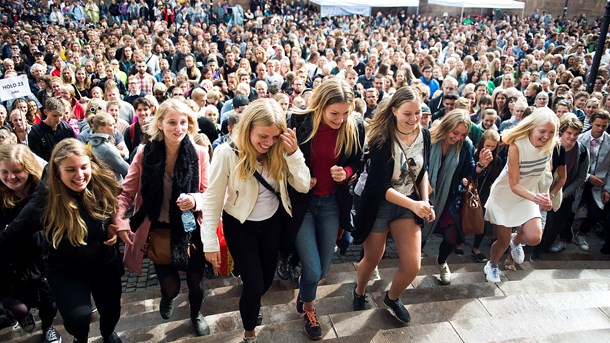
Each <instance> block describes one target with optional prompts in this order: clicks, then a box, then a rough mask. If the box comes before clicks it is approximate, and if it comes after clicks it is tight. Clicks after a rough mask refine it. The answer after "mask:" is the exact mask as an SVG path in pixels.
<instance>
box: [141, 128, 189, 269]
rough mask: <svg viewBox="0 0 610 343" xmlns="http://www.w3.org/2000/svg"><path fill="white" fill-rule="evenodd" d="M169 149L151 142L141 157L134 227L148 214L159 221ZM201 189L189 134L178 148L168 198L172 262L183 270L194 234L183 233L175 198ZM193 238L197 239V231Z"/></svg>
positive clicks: (157, 142)
mask: <svg viewBox="0 0 610 343" xmlns="http://www.w3.org/2000/svg"><path fill="white" fill-rule="evenodd" d="M165 163H166V151H165V143H164V142H163V141H152V142H149V143H148V144H146V146H145V147H144V158H143V160H142V190H141V196H142V206H141V207H140V209H139V210H138V211H137V212H136V213H135V214H134V215H133V216H132V217H131V220H130V224H131V227H132V229H135V228H137V227H139V226H140V224H141V223H142V221H144V218H145V217H148V219H150V221H151V222H152V223H154V222H156V221H158V219H159V212H160V211H161V203H162V201H163V176H164V174H165ZM197 192H199V158H198V156H197V151H196V150H195V147H194V146H193V144H192V143H191V141H190V139H189V138H188V137H186V138H184V139H183V140H182V142H181V143H180V147H179V148H178V156H177V158H176V165H175V166H174V179H173V183H172V194H171V196H170V201H169V222H170V227H171V250H172V265H174V266H176V267H179V268H181V269H184V268H186V267H187V265H188V253H187V251H188V246H189V242H190V237H191V235H190V234H188V233H186V232H184V227H183V225H182V217H181V215H182V212H181V211H180V208H178V205H176V200H177V199H178V196H180V194H181V193H197ZM192 236H193V237H195V238H197V237H198V236H199V234H198V233H194V234H193V235H192Z"/></svg>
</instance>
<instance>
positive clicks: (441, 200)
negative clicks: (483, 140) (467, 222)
mask: <svg viewBox="0 0 610 343" xmlns="http://www.w3.org/2000/svg"><path fill="white" fill-rule="evenodd" d="M471 125H472V123H471V122H470V116H469V114H468V112H467V111H465V110H460V109H456V110H453V111H451V112H449V113H447V114H446V115H445V116H444V117H443V119H442V121H441V122H440V124H438V125H436V126H434V127H433V128H432V129H431V138H432V147H431V149H430V163H429V165H428V171H429V178H430V184H431V185H432V189H433V192H432V195H431V196H430V200H431V201H432V204H434V211H435V212H436V219H435V220H434V221H431V222H428V223H426V224H425V225H424V231H425V233H426V234H425V235H424V237H427V236H428V235H430V234H431V233H432V232H434V230H435V228H437V227H438V228H439V229H440V231H441V234H442V236H443V240H442V241H441V244H440V247H439V253H438V258H437V263H438V267H439V271H440V281H441V283H442V284H444V285H449V284H451V270H450V269H449V265H448V264H447V258H448V257H449V255H450V254H451V253H452V252H453V251H454V250H458V249H456V245H457V244H458V243H459V242H460V241H462V242H463V241H464V237H463V233H462V230H461V223H462V221H461V217H460V206H459V205H460V200H461V193H460V191H459V187H460V185H461V183H462V179H464V178H468V177H469V176H471V177H473V178H475V179H476V178H477V177H478V175H479V174H480V173H482V172H483V171H484V170H485V169H486V168H487V167H488V166H489V164H490V163H491V161H492V160H493V156H492V153H491V151H490V150H489V149H486V148H483V149H482V150H481V152H480V153H479V161H478V162H475V160H474V156H475V151H474V146H473V144H472V142H471V141H470V139H469V138H468V137H467V136H468V132H469V130H470V127H471ZM457 252H459V250H458V251H457Z"/></svg>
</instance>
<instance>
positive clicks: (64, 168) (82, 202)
mask: <svg viewBox="0 0 610 343" xmlns="http://www.w3.org/2000/svg"><path fill="white" fill-rule="evenodd" d="M118 192H119V184H118V182H117V181H116V179H115V178H114V174H113V173H112V172H111V171H110V170H108V169H107V168H106V167H105V166H104V165H103V164H102V163H100V162H99V161H98V160H97V158H96V157H95V156H93V154H92V152H91V149H88V148H87V146H86V145H85V144H84V143H82V142H80V141H78V140H76V139H74V138H68V139H64V140H63V141H61V142H59V143H58V144H57V145H56V146H55V149H54V150H53V154H52V155H51V159H50V161H49V165H48V178H47V180H46V182H45V183H44V185H43V184H41V185H39V187H38V189H37V192H36V193H35V194H34V196H33V198H32V200H30V202H29V203H28V204H27V205H26V206H25V207H24V208H23V210H22V211H21V212H20V213H19V216H17V218H16V219H15V220H14V221H13V222H12V223H11V224H10V225H9V226H8V227H7V229H6V230H4V231H3V232H1V233H0V257H1V258H6V254H7V249H8V247H9V246H11V245H13V244H15V243H16V242H20V241H22V240H24V239H26V238H28V237H31V236H32V235H33V234H34V233H35V232H38V231H42V232H43V233H44V238H45V240H44V242H45V245H46V246H47V248H48V252H49V253H48V258H47V268H48V274H47V275H48V280H49V284H50V286H51V291H52V293H53V296H54V297H55V300H56V302H57V308H58V309H59V312H60V313H61V316H62V318H63V321H64V327H65V329H66V331H68V333H70V334H71V335H73V336H74V338H75V340H74V341H75V342H87V339H88V336H89V321H90V319H91V310H92V305H91V297H92V296H93V299H94V300H95V303H96V305H97V309H98V312H99V315H100V333H101V336H102V338H103V340H104V342H121V339H120V338H119V337H118V336H117V334H116V333H115V332H114V328H115V326H116V324H117V323H118V321H119V317H120V313H121V274H122V273H123V268H122V265H121V262H120V260H119V258H118V254H117V250H116V249H115V247H114V246H113V245H114V244H115V243H116V232H115V230H114V228H113V227H110V226H109V223H110V218H111V216H112V214H114V213H115V212H116V208H117V196H118ZM48 199H53V201H49V200H48Z"/></svg>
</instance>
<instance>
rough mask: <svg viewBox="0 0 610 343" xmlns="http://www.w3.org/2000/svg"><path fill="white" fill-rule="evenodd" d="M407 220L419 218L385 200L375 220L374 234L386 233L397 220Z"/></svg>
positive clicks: (380, 204) (381, 203) (380, 205)
mask: <svg viewBox="0 0 610 343" xmlns="http://www.w3.org/2000/svg"><path fill="white" fill-rule="evenodd" d="M406 218H415V219H418V217H417V216H416V215H415V213H413V211H411V210H409V209H407V208H404V207H402V206H398V205H396V204H393V203H391V202H389V201H387V200H385V199H383V200H381V202H380V203H379V209H378V210H377V217H376V218H375V223H374V224H373V228H372V229H371V231H372V232H384V231H387V230H388V229H389V228H390V223H391V222H393V221H394V220H396V219H406Z"/></svg>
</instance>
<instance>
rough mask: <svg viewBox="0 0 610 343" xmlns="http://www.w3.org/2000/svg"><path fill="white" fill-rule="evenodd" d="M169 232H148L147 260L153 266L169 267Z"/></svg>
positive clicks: (155, 230)
mask: <svg viewBox="0 0 610 343" xmlns="http://www.w3.org/2000/svg"><path fill="white" fill-rule="evenodd" d="M170 233H171V230H167V229H151V230H150V232H148V258H149V259H150V260H151V261H153V262H154V263H155V264H160V265H169V264H171V263H172V256H171V250H172V249H171V236H170Z"/></svg>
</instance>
